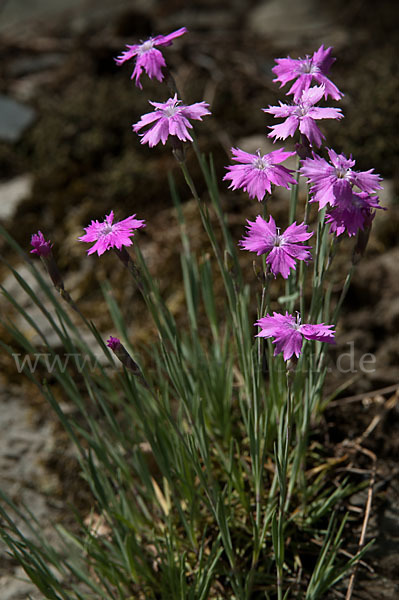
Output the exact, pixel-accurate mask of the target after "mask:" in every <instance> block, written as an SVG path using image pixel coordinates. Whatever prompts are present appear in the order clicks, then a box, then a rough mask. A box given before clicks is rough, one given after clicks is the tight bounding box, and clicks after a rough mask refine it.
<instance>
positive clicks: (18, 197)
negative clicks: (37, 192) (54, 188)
mask: <svg viewBox="0 0 399 600" xmlns="http://www.w3.org/2000/svg"><path fill="white" fill-rule="evenodd" d="M32 183H33V178H32V175H30V174H25V175H19V176H18V177H15V178H14V179H11V180H10V181H6V182H5V183H1V184H0V219H1V220H6V219H10V218H11V217H12V216H13V215H14V213H15V211H16V209H17V207H18V204H19V203H20V202H21V201H22V200H25V198H28V197H29V195H30V193H31V190H32Z"/></svg>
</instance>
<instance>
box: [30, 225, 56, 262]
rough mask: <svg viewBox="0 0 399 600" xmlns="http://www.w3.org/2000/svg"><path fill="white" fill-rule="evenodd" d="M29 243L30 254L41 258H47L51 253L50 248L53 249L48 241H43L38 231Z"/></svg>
mask: <svg viewBox="0 0 399 600" xmlns="http://www.w3.org/2000/svg"><path fill="white" fill-rule="evenodd" d="M30 243H31V246H33V250H31V251H30V253H31V254H37V255H38V256H43V257H46V256H48V255H49V254H50V253H51V248H52V247H53V244H52V243H51V242H50V241H46V240H45V238H44V235H43V234H42V232H41V231H38V232H37V233H34V234H33V235H32V238H31V241H30Z"/></svg>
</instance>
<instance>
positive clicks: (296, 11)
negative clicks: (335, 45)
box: [248, 0, 331, 48]
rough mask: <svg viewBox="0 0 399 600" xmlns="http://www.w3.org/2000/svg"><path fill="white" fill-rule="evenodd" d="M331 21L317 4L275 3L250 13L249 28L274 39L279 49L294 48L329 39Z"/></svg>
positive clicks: (278, 0)
mask: <svg viewBox="0 0 399 600" xmlns="http://www.w3.org/2000/svg"><path fill="white" fill-rule="evenodd" d="M330 27H331V23H330V20H329V19H328V18H327V16H326V15H324V14H323V12H322V11H321V10H320V5H319V4H318V3H315V2H314V0H302V1H301V2H298V1H297V0H271V1H266V2H261V3H260V4H258V5H257V6H256V7H255V8H254V9H253V10H252V11H251V13H250V15H249V18H248V28H249V30H250V31H252V32H253V33H255V34H257V35H260V36H263V37H265V38H268V39H271V40H272V41H273V43H274V45H275V46H276V47H278V48H294V47H296V46H298V45H300V44H301V43H303V42H304V41H307V40H309V41H311V42H312V45H315V39H317V40H319V38H322V41H324V39H325V32H326V31H328V30H329V29H330Z"/></svg>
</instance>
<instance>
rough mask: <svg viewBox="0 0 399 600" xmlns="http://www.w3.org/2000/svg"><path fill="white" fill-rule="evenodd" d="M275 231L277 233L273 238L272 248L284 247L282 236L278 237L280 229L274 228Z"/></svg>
mask: <svg viewBox="0 0 399 600" xmlns="http://www.w3.org/2000/svg"><path fill="white" fill-rule="evenodd" d="M276 229H277V233H276V235H275V236H274V240H273V246H275V247H276V248H280V247H281V246H284V238H283V236H282V235H280V227H276Z"/></svg>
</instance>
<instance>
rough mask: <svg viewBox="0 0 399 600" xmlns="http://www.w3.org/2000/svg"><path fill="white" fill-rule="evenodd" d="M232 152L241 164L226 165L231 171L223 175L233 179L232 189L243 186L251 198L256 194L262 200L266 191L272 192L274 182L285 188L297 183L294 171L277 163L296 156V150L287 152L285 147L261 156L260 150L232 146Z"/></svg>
mask: <svg viewBox="0 0 399 600" xmlns="http://www.w3.org/2000/svg"><path fill="white" fill-rule="evenodd" d="M231 152H232V154H233V160H235V161H236V162H238V163H241V164H239V165H231V166H229V167H226V168H227V169H228V171H229V172H228V173H227V174H226V175H225V176H224V177H223V180H229V179H230V180H231V183H230V185H229V188H230V189H233V190H237V189H238V188H242V189H243V190H244V192H248V194H249V197H250V198H255V196H256V197H257V198H258V200H259V202H261V201H262V200H263V198H264V197H265V194H266V192H268V193H269V194H271V189H272V183H273V184H274V185H281V186H283V187H285V188H288V187H289V185H290V184H296V181H295V179H294V178H293V177H292V175H291V172H292V171H291V170H290V169H287V168H286V167H282V166H280V165H279V164H277V163H281V162H283V161H284V160H286V159H287V158H288V157H289V156H294V154H295V152H285V151H284V149H283V148H282V149H281V150H274V151H273V152H269V154H264V155H263V156H261V154H260V150H258V151H257V153H256V154H249V153H248V152H244V151H243V150H240V149H239V148H232V149H231Z"/></svg>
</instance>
